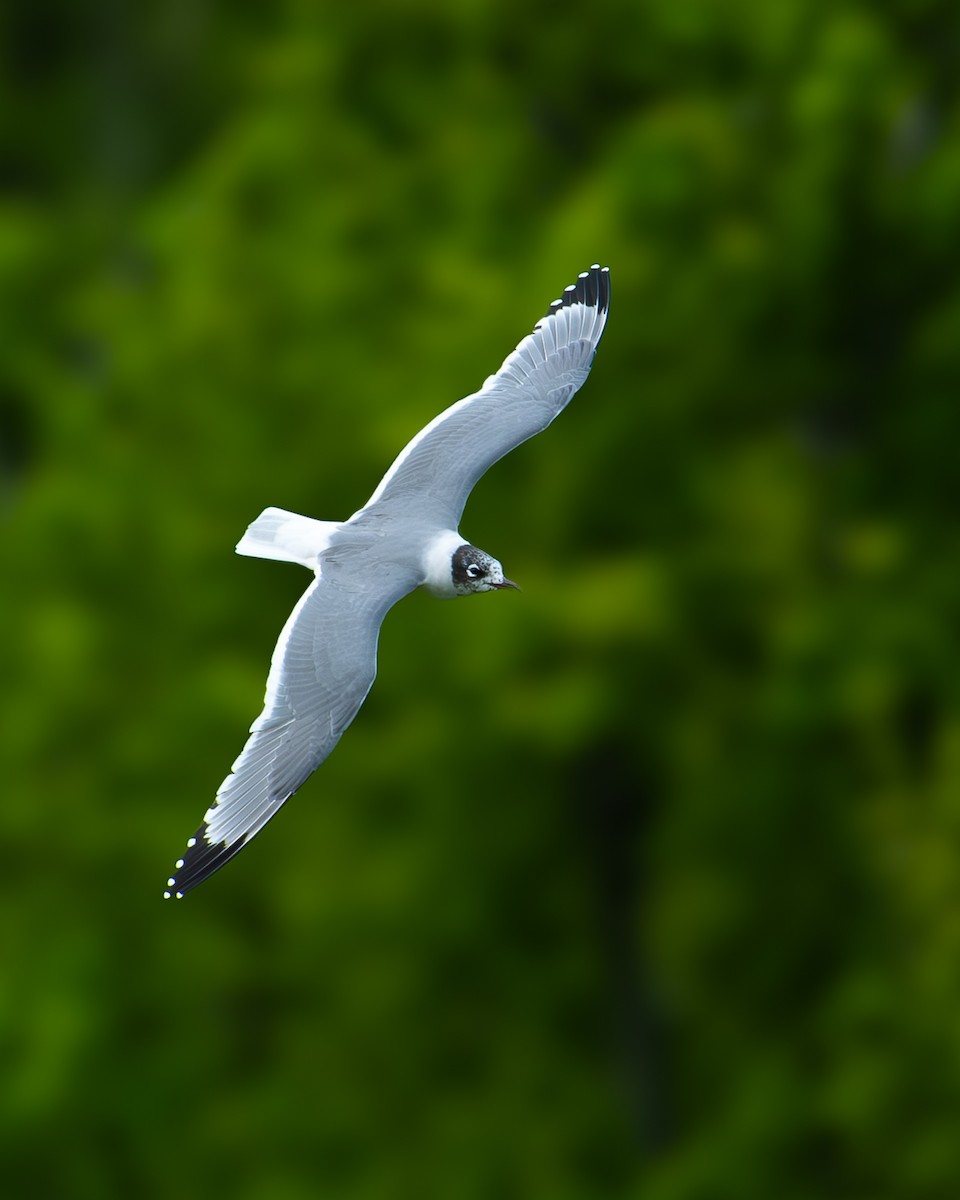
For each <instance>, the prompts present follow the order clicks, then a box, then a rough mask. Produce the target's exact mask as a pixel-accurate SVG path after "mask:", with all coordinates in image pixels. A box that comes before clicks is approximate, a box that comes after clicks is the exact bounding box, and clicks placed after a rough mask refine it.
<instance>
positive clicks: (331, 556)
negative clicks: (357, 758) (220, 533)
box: [163, 265, 610, 900]
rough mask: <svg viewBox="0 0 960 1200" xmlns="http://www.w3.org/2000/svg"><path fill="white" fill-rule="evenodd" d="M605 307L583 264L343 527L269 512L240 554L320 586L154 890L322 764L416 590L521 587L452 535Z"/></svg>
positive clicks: (196, 878) (245, 828)
mask: <svg viewBox="0 0 960 1200" xmlns="http://www.w3.org/2000/svg"><path fill="white" fill-rule="evenodd" d="M609 303H610V274H609V268H607V267H600V266H599V265H594V266H592V267H591V268H590V269H589V271H583V272H581V274H580V275H579V276H578V278H577V282H576V283H572V284H571V285H570V286H569V287H568V288H566V289H565V290H564V292H563V295H562V296H561V297H560V299H559V300H554V301H553V303H552V304H551V305H550V308H549V309H548V311H547V314H546V316H544V317H543V318H541V320H540V321H539V322H538V323H537V324H536V326H535V327H534V330H533V332H532V333H531V334H529V335H528V336H527V337H525V338H524V339H523V341H522V342H521V343H520V344H519V346H517V348H516V350H514V351H513V353H512V354H510V355H508V356H507V358H506V360H505V361H504V363H503V366H502V367H501V368H500V370H499V371H497V373H496V374H495V375H491V376H490V377H489V378H488V379H487V380H486V381H485V383H484V384H483V386H482V387H481V388H480V390H479V391H477V392H474V393H473V394H472V395H470V396H467V397H465V398H464V399H463V400H460V401H458V402H457V403H456V404H453V405H451V406H450V407H449V408H448V409H445V410H444V411H443V412H442V413H441V414H440V415H439V416H438V417H435V418H434V420H432V421H431V422H430V423H429V424H428V425H426V426H425V427H424V428H423V429H421V430H420V432H419V433H418V434H417V435H416V437H414V438H413V439H412V440H411V441H410V442H409V443H408V444H407V446H406V447H405V448H404V449H403V450H402V451H401V452H400V454H399V455H398V456H397V458H396V459H395V460H394V463H393V465H392V466H391V467H390V469H389V470H388V471H387V473H386V475H384V477H383V479H382V480H381V481H380V484H379V486H378V487H377V489H376V491H375V492H374V493H373V495H372V496H371V497H370V499H369V500H368V501H367V503H366V504H365V505H364V506H363V508H361V509H360V510H359V511H358V512H355V513H354V514H353V516H352V517H350V518H349V519H348V520H346V521H343V522H338V521H318V520H315V519H313V518H312V517H304V516H300V515H299V514H297V513H292V512H287V511H286V510H284V509H282V508H268V509H265V510H264V511H263V512H262V513H261V514H260V516H259V517H257V519H256V520H255V521H254V522H253V523H252V524H251V525H250V526H249V528H248V529H247V531H246V533H245V534H244V535H243V537H242V538H241V539H240V541H239V543H238V544H237V548H236V549H237V553H238V554H246V555H250V556H251V557H254V558H268V559H279V560H281V561H284V562H294V563H301V564H302V565H303V566H305V567H307V568H308V569H309V570H310V571H312V572H313V573H314V576H315V578H314V580H313V582H312V583H311V584H310V586H309V587H308V588H307V590H306V591H305V592H304V594H303V596H302V597H301V598H300V600H299V602H298V603H297V605H296V607H295V608H294V610H293V612H292V613H291V614H290V617H289V619H288V620H287V623H286V625H284V627H283V631H282V632H281V634H280V638H279V640H278V642H277V645H276V649H275V650H274V652H273V658H272V659H271V663H270V672H269V674H268V676H267V688H266V695H265V697H264V705H263V712H262V713H261V714H260V716H259V717H258V718H257V719H256V721H254V723H253V725H252V726H251V727H250V736H249V738H248V739H247V742H246V745H245V746H244V748H243V750H242V751H241V753H240V756H239V758H237V760H236V762H234V764H233V767H232V768H231V772H230V774H229V775H228V776H227V778H226V779H225V780H224V781H223V783H222V784H221V785H220V789H219V791H218V792H217V795H216V799H215V800H214V802H213V804H212V805H211V806H210V808H208V809H207V812H206V815H205V816H204V818H203V824H202V825H201V826H200V828H199V829H198V830H197V832H196V833H195V834H194V836H193V837H191V838H189V839H188V841H187V848H186V850H185V852H184V854H183V857H182V858H180V859H178V860H177V863H176V866H175V868H174V872H173V874H172V875H171V876H170V878H169V879H168V880H167V887H166V890H165V891H164V893H163V894H164V896H165V897H166V898H167V899H170V898H171V897H175V898H176V899H178V900H179V899H181V898H182V897H183V896H184V895H185V894H186V893H187V892H188V891H190V890H191V889H192V888H195V887H196V886H197V884H199V883H202V882H203V881H204V880H205V879H206V878H207V877H208V876H210V875H212V874H213V872H214V871H217V870H219V868H220V867H222V866H223V865H224V863H226V862H229V860H230V859H231V858H233V857H234V855H235V854H237V853H238V852H239V851H240V850H242V849H243V847H244V846H245V845H246V844H247V843H248V842H249V841H250V839H251V838H252V837H253V836H254V835H255V834H257V833H258V832H259V831H260V830H261V829H262V828H263V827H264V825H265V824H266V823H267V821H269V820H270V818H271V817H272V816H273V815H274V814H275V813H276V812H277V810H278V809H279V808H280V806H281V805H282V804H284V803H285V801H287V800H289V799H290V797H291V796H292V795H293V794H294V792H295V791H296V790H297V789H298V788H299V787H300V785H301V784H302V783H303V782H304V781H305V780H306V779H307V778H309V776H310V775H311V774H312V773H313V772H314V771H315V770H316V769H317V767H319V766H320V764H321V763H322V762H323V761H324V759H325V758H326V757H327V756H328V755H329V754H330V752H331V751H332V750H333V748H334V746H336V744H337V742H338V741H339V740H340V737H341V735H342V734H343V731H344V730H345V729H346V728H347V726H348V725H349V724H350V722H351V721H352V720H353V718H354V717H355V716H356V715H357V712H358V711H359V709H360V706H361V705H362V704H363V702H364V700H365V699H366V696H367V693H368V692H369V691H370V688H371V686H372V685H373V680H374V677H375V675H376V673H377V641H378V638H379V635H380V625H381V623H382V621H383V619H384V617H385V616H386V614H387V612H388V611H389V609H390V608H392V607H393V605H394V604H396V602H397V601H398V600H400V599H402V598H403V597H404V596H406V595H407V594H408V593H409V592H412V591H413V590H414V588H416V587H421V586H422V587H425V588H426V589H427V590H428V591H429V592H431V593H432V594H433V595H435V596H439V597H442V598H452V597H454V596H468V595H471V594H472V593H474V592H493V591H501V590H503V589H505V588H516V587H517V585H516V584H515V583H513V582H512V580H510V579H507V578H506V576H505V575H504V573H503V567H502V566H501V565H500V563H499V562H498V561H497V559H495V558H493V557H492V556H491V555H490V554H487V553H486V552H485V551H483V550H479V549H478V548H477V547H476V546H472V545H471V544H470V543H469V542H468V541H467V540H466V539H465V538H464V537H462V536H461V534H460V532H459V529H458V526H459V524H460V518H461V515H462V513H463V508H464V505H465V504H466V502H467V498H468V496H469V495H470V492H471V491H472V490H473V486H474V484H475V483H476V482H477V480H478V479H479V478H480V476H481V475H483V473H484V472H485V471H486V470H487V469H488V468H489V467H491V466H493V464H494V463H495V462H497V461H498V460H499V459H501V458H503V456H504V455H505V454H508V453H509V452H510V451H511V450H513V449H514V447H516V446H519V445H520V444H521V443H522V442H525V441H526V440H527V439H528V438H531V437H533V436H534V434H537V433H540V432H541V430H543V429H546V427H547V426H548V425H549V424H550V422H551V421H553V419H554V418H555V417H556V416H557V415H558V414H559V413H560V412H562V410H563V409H564V408H565V407H566V406H567V404H568V403H569V402H570V399H571V397H572V396H573V394H574V392H576V391H577V389H578V388H579V387H580V386H581V384H582V383H583V381H584V380H585V379H586V377H587V374H588V372H589V371H590V366H591V364H592V362H593V357H594V354H595V352H596V349H597V344H598V343H599V341H600V335H601V334H602V333H603V327H604V325H605V324H606V320H607V309H608V307H609Z"/></svg>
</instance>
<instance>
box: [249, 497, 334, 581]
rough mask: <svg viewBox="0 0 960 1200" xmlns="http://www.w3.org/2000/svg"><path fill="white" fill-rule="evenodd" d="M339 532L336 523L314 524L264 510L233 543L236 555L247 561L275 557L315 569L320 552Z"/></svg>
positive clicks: (293, 515)
mask: <svg viewBox="0 0 960 1200" xmlns="http://www.w3.org/2000/svg"><path fill="white" fill-rule="evenodd" d="M337 529H339V525H338V524H337V522H336V521H315V520H314V519H313V517H301V516H300V515H299V514H298V513H292V512H287V510H286V509H285V508H265V509H264V510H263V512H262V513H261V514H260V516H259V517H257V519H256V520H255V521H254V522H253V523H252V524H251V525H248V526H247V532H246V533H245V534H244V535H243V537H242V538H241V539H240V541H239V542H237V553H238V554H246V555H249V557H250V558H275V559H278V560H279V561H280V562H295V563H302V564H303V566H305V567H308V568H309V569H310V570H311V571H315V570H316V569H317V565H318V563H317V560H318V558H319V555H320V553H321V551H323V550H325V549H326V548H327V546H329V544H330V538H331V536H332V535H333V534H334V533H335V532H336V531H337Z"/></svg>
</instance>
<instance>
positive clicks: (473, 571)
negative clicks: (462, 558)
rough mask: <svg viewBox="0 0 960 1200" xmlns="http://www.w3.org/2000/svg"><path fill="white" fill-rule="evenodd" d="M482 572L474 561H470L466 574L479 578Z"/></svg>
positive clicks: (469, 576)
mask: <svg viewBox="0 0 960 1200" xmlns="http://www.w3.org/2000/svg"><path fill="white" fill-rule="evenodd" d="M482 574H483V570H482V569H481V568H480V567H478V566H477V564H476V563H471V564H470V566H469V567H467V576H468V578H470V579H479V578H480V576H481V575H482Z"/></svg>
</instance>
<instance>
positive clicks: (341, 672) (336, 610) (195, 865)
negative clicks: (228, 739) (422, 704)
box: [164, 570, 418, 899]
mask: <svg viewBox="0 0 960 1200" xmlns="http://www.w3.org/2000/svg"><path fill="white" fill-rule="evenodd" d="M417 582H418V580H417V579H416V578H413V577H411V576H408V575H405V574H401V573H398V572H396V571H393V572H391V571H389V570H384V571H383V572H382V573H381V575H380V576H379V578H378V579H377V586H376V587H375V588H373V589H368V588H365V587H362V588H356V587H351V586H350V579H349V577H348V578H343V576H342V573H337V572H331V576H330V577H329V578H328V577H327V576H326V575H323V574H321V575H319V576H318V577H317V579H316V580H315V581H314V582H313V583H312V584H311V585H310V587H308V588H307V590H306V592H304V594H303V596H302V597H301V598H300V601H299V603H298V604H297V606H296V608H295V609H294V610H293V612H292V613H291V614H290V618H289V620H288V621H287V623H286V625H285V626H284V628H283V632H282V633H281V634H280V639H279V641H278V642H277V646H276V649H275V650H274V652H273V659H272V661H271V665H270V674H269V675H268V677H267V691H266V697H265V700H264V708H263V712H262V713H261V714H260V716H259V717H258V718H257V719H256V721H254V723H253V725H252V726H251V728H250V737H249V738H248V739H247V744H246V745H245V746H244V748H243V751H242V752H241V754H240V757H239V758H238V759H237V760H236V762H235V763H234V764H233V768H232V771H231V774H230V775H228V776H227V778H226V779H225V780H224V781H223V783H222V784H221V785H220V789H219V791H218V792H217V798H216V800H215V801H214V803H213V804H212V805H211V807H210V808H209V809H208V810H207V813H206V816H205V817H204V820H203V824H202V825H201V826H200V828H199V829H198V830H197V832H196V834H195V835H194V836H193V837H192V838H190V839H189V841H188V842H187V849H186V851H185V852H184V855H183V858H181V859H180V860H179V861H178V862H177V865H176V868H175V870H174V873H173V875H172V876H171V877H170V878H169V879H168V880H167V890H166V891H165V892H164V895H165V896H167V897H168V898H169V897H170V896H176V897H177V898H178V899H179V898H180V897H181V896H183V895H184V894H185V893H186V892H188V891H189V890H190V889H191V888H194V887H196V886H197V884H198V883H202V882H203V880H204V879H206V878H207V877H208V876H209V875H212V874H213V872H214V871H216V870H218V869H219V868H220V867H222V866H223V865H224V863H226V862H228V861H229V860H230V859H231V858H233V856H234V855H235V854H237V853H238V852H239V851H240V850H242V849H243V847H244V846H245V845H246V844H247V842H249V841H250V839H251V838H252V837H253V836H254V834H256V833H257V832H258V831H259V830H260V829H262V828H263V826H264V825H265V824H266V823H267V821H269V820H270V818H271V817H272V816H273V815H274V813H275V812H276V811H277V810H278V809H279V808H280V806H281V805H282V804H283V803H284V801H285V800H289V798H290V797H291V796H292V795H293V793H294V792H295V791H296V790H297V788H298V787H300V785H301V784H302V783H303V782H304V780H306V779H307V778H308V776H309V775H310V774H311V773H312V772H313V771H315V770H316V768H317V767H318V766H319V765H320V764H321V763H322V762H323V760H324V759H325V758H326V757H327V755H328V754H329V753H330V752H331V751H332V750H333V748H334V746H336V744H337V742H338V741H339V739H340V735H341V734H342V733H343V731H344V730H345V729H346V728H347V726H348V725H349V724H350V722H351V721H352V720H353V718H354V717H355V716H356V714H357V712H358V710H359V709H360V706H361V705H362V704H363V702H364V700H365V699H366V696H367V693H368V692H369V690H370V688H371V686H372V684H373V681H374V678H375V676H376V673H377V640H378V637H379V634H380V625H381V622H382V621H383V618H384V616H385V615H386V613H387V610H388V609H389V608H390V607H391V606H392V605H393V604H394V603H395V602H396V601H397V600H399V599H400V598H401V596H404V595H406V594H407V592H409V591H411V590H412V589H413V587H414V586H416V584H417ZM371 592H374V593H376V594H371Z"/></svg>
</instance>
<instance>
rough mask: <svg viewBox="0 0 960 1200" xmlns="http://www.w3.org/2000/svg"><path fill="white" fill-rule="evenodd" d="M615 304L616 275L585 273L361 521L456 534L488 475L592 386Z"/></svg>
mask: <svg viewBox="0 0 960 1200" xmlns="http://www.w3.org/2000/svg"><path fill="white" fill-rule="evenodd" d="M609 304H610V273H609V269H608V268H607V267H599V266H593V267H591V268H590V270H589V271H584V272H582V274H581V275H580V276H579V278H578V279H577V282H576V283H574V284H571V285H570V287H568V288H567V289H566V291H565V292H564V293H563V295H562V296H561V298H560V299H559V300H555V301H554V302H553V304H551V306H550V309H549V311H548V313H547V315H546V316H545V317H543V319H542V320H541V321H539V322H538V324H537V325H536V327H535V329H534V331H533V333H531V334H530V335H529V336H528V337H525V338H524V339H523V341H522V342H521V343H520V345H519V346H518V347H517V348H516V350H514V352H513V353H512V354H511V355H509V357H508V358H507V359H506V361H505V362H504V364H503V366H502V367H501V368H500V370H499V371H498V372H497V373H496V375H491V376H490V378H489V379H487V381H486V382H485V383H484V385H483V387H482V388H481V389H480V390H479V391H478V392H475V393H474V394H473V395H472V396H467V397H465V398H464V399H463V400H460V401H458V402H457V403H456V404H453V405H451V407H450V408H448V409H446V410H445V411H444V412H442V413H441V414H440V415H439V416H438V417H436V418H435V419H434V420H433V421H431V422H430V424H429V425H427V426H426V427H425V428H424V429H422V430H421V431H420V433H418V434H417V436H416V437H415V438H413V440H412V441H411V442H409V443H408V444H407V446H406V447H405V448H404V449H403V450H402V451H401V452H400V454H399V455H398V456H397V458H396V460H395V461H394V463H393V465H392V466H391V467H390V470H389V471H387V473H386V475H385V476H384V477H383V479H382V480H381V481H380V485H379V487H378V488H377V490H376V491H375V492H374V493H373V495H372V496H371V497H370V499H369V500H368V501H367V503H366V505H365V506H364V508H363V509H361V510H360V513H358V514H356V516H358V517H359V516H360V515H361V514H363V513H367V512H369V511H370V510H371V509H374V508H377V509H382V510H383V511H385V512H389V513H391V514H396V515H399V516H403V515H407V514H409V515H411V516H414V517H415V518H416V519H417V520H418V521H420V522H427V521H429V522H431V523H433V524H435V525H436V527H437V528H440V529H456V528H457V526H458V525H459V523H460V517H461V515H462V513H463V507H464V505H465V504H466V502H467V497H468V496H469V495H470V492H471V490H472V489H473V486H474V484H475V483H476V482H477V480H478V479H479V478H480V476H481V475H482V474H483V473H484V471H486V470H487V469H488V468H489V467H491V466H493V464H494V463H495V462H496V461H497V460H498V459H500V458H503V456H504V455H505V454H508V453H509V452H510V451H511V450H512V449H513V448H514V447H515V446H519V445H520V443H521V442H525V441H526V440H527V438H531V437H533V435H534V434H536V433H539V432H540V431H541V430H543V429H546V427H547V426H548V425H549V424H550V422H551V421H552V420H553V419H554V417H556V416H557V415H558V413H560V412H561V411H562V410H563V408H564V407H565V406H566V405H567V404H568V403H569V401H570V398H571V396H573V394H574V392H575V391H576V390H577V389H578V388H579V387H580V385H581V384H582V383H583V381H584V380H585V379H586V377H587V374H588V372H589V370H590V365H591V363H592V362H593V356H594V353H595V351H596V348H597V344H598V342H599V341H600V335H601V334H602V333H603V327H604V325H605V324H606V320H607V309H608V307H609Z"/></svg>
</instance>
